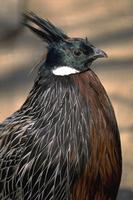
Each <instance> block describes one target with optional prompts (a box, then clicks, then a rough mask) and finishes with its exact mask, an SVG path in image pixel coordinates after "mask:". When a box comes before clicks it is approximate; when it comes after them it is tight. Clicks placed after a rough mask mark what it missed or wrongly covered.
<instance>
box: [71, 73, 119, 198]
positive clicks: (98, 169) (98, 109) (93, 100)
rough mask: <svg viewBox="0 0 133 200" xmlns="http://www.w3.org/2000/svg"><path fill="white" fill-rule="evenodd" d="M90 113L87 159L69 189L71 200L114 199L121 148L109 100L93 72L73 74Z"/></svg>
mask: <svg viewBox="0 0 133 200" xmlns="http://www.w3.org/2000/svg"><path fill="white" fill-rule="evenodd" d="M71 78H72V79H73V81H74V82H75V84H76V85H77V86H78V87H79V90H80V93H81V94H82V96H83V97H84V99H85V100H86V101H87V104H88V106H89V107H90V112H91V115H90V117H91V120H90V121H91V123H90V124H89V130H90V131H89V134H90V145H91V146H90V159H89V162H88V164H87V165H86V166H85V168H84V171H83V172H82V175H81V177H80V178H79V179H78V180H77V181H76V182H75V184H74V186H73V189H72V200H81V199H82V200H92V199H93V200H109V199H111V200H113V199H115V198H116V195H117V191H118V188H119V184H120V179H121V168H122V164H121V146H120V138H119V131H118V127H117V122H116V119H115V115H114V111H113V108H112V105H111V103H110V100H109V98H108V96H107V94H106V91H105V89H104V88H103V86H102V84H101V83H100V81H99V79H98V77H97V76H96V75H95V73H94V72H93V71H91V70H90V71H88V72H86V73H82V74H76V75H72V76H71Z"/></svg>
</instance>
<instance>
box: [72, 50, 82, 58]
mask: <svg viewBox="0 0 133 200" xmlns="http://www.w3.org/2000/svg"><path fill="white" fill-rule="evenodd" d="M73 54H74V56H77V57H78V56H80V55H81V54H82V51H81V50H80V49H74V51H73Z"/></svg>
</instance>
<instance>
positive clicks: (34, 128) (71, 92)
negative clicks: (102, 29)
mask: <svg viewBox="0 0 133 200" xmlns="http://www.w3.org/2000/svg"><path fill="white" fill-rule="evenodd" d="M27 17H28V19H30V20H31V21H32V22H33V21H34V23H36V24H37V23H38V24H39V22H40V24H41V25H40V24H39V25H40V26H41V27H42V19H39V18H37V17H36V16H34V15H28V16H27ZM39 20H40V21H39ZM44 22H45V23H46V21H44ZM48 25H49V26H51V24H48ZM48 25H47V26H46V24H45V26H46V27H45V28H46V29H45V31H46V30H47V31H46V34H45V37H46V38H47V40H48V41H49V42H50V43H51V41H50V36H51V35H50V36H49V34H51V33H50V30H51V29H50V30H49V26H48ZM31 28H32V30H33V31H34V32H36V33H37V34H39V35H41V36H43V34H44V32H43V33H42V31H40V30H38V29H35V28H33V27H31ZM55 30H56V29H55ZM55 30H54V29H53V32H52V33H53V34H54V37H55V36H56V38H58V37H57V36H59V34H57V30H56V31H55ZM54 31H55V32H54ZM59 33H60V32H59ZM47 34H48V35H47ZM56 34H57V35H56ZM62 34H63V33H62ZM60 35H61V34H60ZM52 36H53V35H52ZM52 36H51V37H52ZM62 37H64V38H65V36H64V35H62ZM56 38H54V40H56ZM58 39H59V38H58ZM51 40H52V39H51ZM75 41H76V42H77V44H76V46H79V44H80V45H81V43H82V45H83V44H84V43H83V41H82V40H80V41H78V39H74V40H72V41H70V40H69V41H67V44H65V42H64V43H63V42H62V44H61V42H60V44H59V45H57V46H59V49H57V46H56V50H57V51H56V52H54V51H55V47H54V46H53V43H52V45H51V47H50V48H49V52H48V55H47V59H46V61H45V63H42V65H41V66H40V68H39V72H38V76H37V79H36V81H35V83H34V86H33V88H32V90H31V92H30V94H29V96H28V97H27V99H26V101H25V103H24V104H23V105H22V107H21V108H20V109H19V110H18V111H17V112H15V113H14V114H13V115H12V116H10V117H9V118H7V119H6V120H5V121H4V122H3V123H2V125H1V128H0V132H1V133H0V141H1V143H0V199H1V200H9V199H10V200H81V199H82V200H115V199H116V196H117V192H118V188H119V184H120V179H121V146H120V138H119V131H118V127H117V122H116V119H115V115H114V111H113V108H112V105H111V103H110V100H109V98H108V96H107V94H106V91H105V89H104V88H103V86H102V84H101V83H100V81H99V79H98V77H97V76H96V74H95V73H94V72H93V71H92V70H91V69H90V68H88V69H87V65H86V62H85V63H84V65H83V64H82V63H83V60H85V58H86V54H85V55H83V54H82V53H81V50H80V51H79V50H78V51H77V52H75V50H73V48H74V46H73V45H72V43H74V42H75ZM52 42H53V41H52ZM74 44H75V43H74ZM84 45H85V44H84ZM68 46H69V48H68ZM67 48H68V49H67ZM88 48H90V47H88ZM92 48H94V47H92ZM66 50H67V53H66V54H64V51H65V52H66ZM69 50H70V51H71V52H74V55H76V56H77V57H76V61H75V62H76V63H75V62H73V59H72V61H71V60H69V59H68V57H69V58H70V55H69V54H70V52H69ZM91 51H92V50H91ZM101 54H102V55H105V54H103V52H100V55H101ZM79 56H82V57H81V58H82V59H81V62H80V61H79V60H78V57H79ZM95 56H96V52H95ZM66 57H67V59H66V60H65V58H66ZM62 58H63V59H62ZM93 59H94V58H93ZM88 62H89V63H91V62H92V55H91V58H90V59H89V61H88ZM77 63H79V65H78V66H77V65H76V64H77ZM68 64H69V65H68ZM65 66H68V68H69V74H68V68H67V70H66V71H67V75H66V71H65V75H64V76H63V73H61V74H58V73H53V72H55V71H56V72H59V71H58V68H60V67H63V68H64V67H65ZM73 66H74V68H73ZM82 67H84V68H83V72H82V71H81V68H82ZM72 68H73V70H70V69H72ZM54 70H55V71H54Z"/></svg>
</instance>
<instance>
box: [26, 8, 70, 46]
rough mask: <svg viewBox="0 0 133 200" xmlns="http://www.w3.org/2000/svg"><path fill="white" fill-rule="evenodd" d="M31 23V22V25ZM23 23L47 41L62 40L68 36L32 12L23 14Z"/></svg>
mask: <svg viewBox="0 0 133 200" xmlns="http://www.w3.org/2000/svg"><path fill="white" fill-rule="evenodd" d="M31 23H33V25H32V24H31ZM24 24H25V25H26V26H27V27H29V28H30V29H31V30H32V31H33V32H34V33H36V34H37V35H38V36H39V37H41V38H43V40H45V41H46V42H48V43H51V42H59V41H60V40H62V41H63V40H66V39H68V38H69V37H68V36H67V35H66V34H65V33H64V32H63V31H62V30H61V29H59V28H57V27H56V26H54V25H53V24H52V23H51V22H49V21H48V20H44V19H42V18H40V17H38V16H37V15H35V14H34V13H32V12H27V13H25V14H24ZM35 26H36V27H35Z"/></svg>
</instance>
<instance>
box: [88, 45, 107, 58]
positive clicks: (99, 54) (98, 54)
mask: <svg viewBox="0 0 133 200" xmlns="http://www.w3.org/2000/svg"><path fill="white" fill-rule="evenodd" d="M92 57H93V58H94V59H96V58H107V57H108V55H107V54H106V53H105V52H104V51H103V50H101V49H98V48H96V47H93V56H92Z"/></svg>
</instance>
